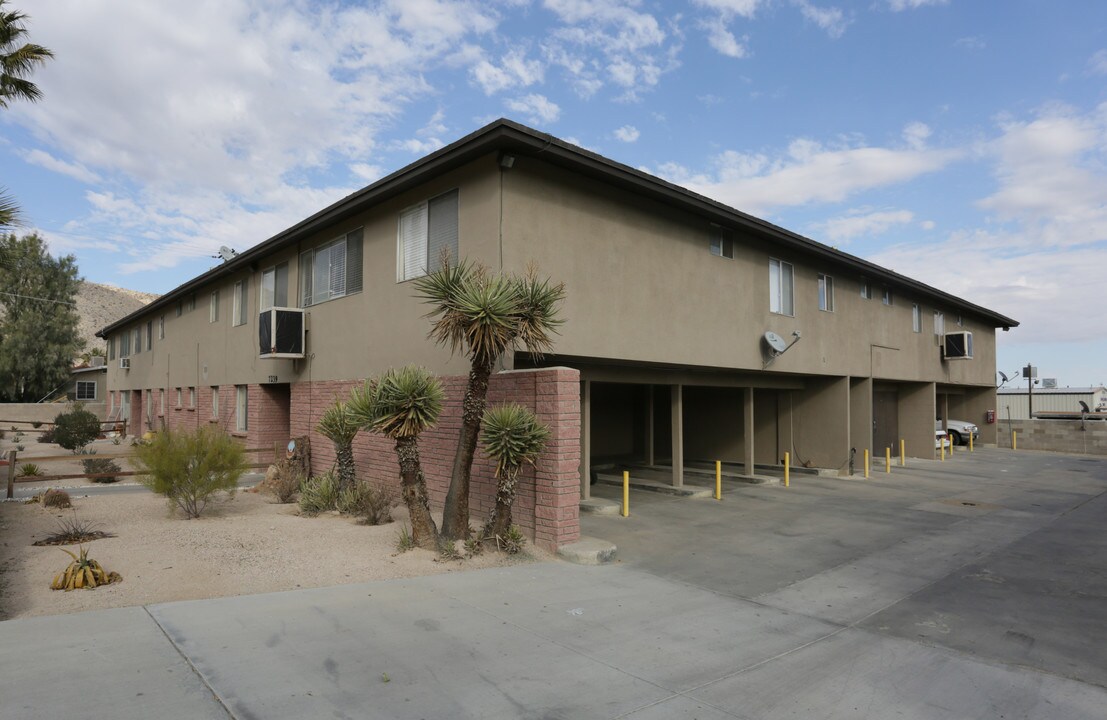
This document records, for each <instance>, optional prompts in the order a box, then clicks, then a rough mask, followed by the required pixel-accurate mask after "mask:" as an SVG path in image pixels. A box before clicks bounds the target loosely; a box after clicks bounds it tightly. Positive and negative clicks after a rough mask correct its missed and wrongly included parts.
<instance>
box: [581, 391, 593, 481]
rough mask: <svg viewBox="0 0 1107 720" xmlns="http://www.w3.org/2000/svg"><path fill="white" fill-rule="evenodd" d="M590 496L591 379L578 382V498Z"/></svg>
mask: <svg viewBox="0 0 1107 720" xmlns="http://www.w3.org/2000/svg"><path fill="white" fill-rule="evenodd" d="M590 497H592V381H591V380H584V381H582V382H581V384H580V499H581V500H587V499H588V498H590Z"/></svg>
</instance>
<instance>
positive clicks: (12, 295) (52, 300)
mask: <svg viewBox="0 0 1107 720" xmlns="http://www.w3.org/2000/svg"><path fill="white" fill-rule="evenodd" d="M0 295H7V296H9V297H17V298H23V299H24V300H41V301H42V302H52V303H57V304H58V305H71V306H73V307H77V303H75V302H67V301H65V300H54V299H53V298H44V297H35V296H33V295H20V294H19V293H10V292H3V291H0Z"/></svg>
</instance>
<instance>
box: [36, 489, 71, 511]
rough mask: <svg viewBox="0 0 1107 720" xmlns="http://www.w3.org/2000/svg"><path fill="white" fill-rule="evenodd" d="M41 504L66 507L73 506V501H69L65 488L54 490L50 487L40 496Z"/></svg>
mask: <svg viewBox="0 0 1107 720" xmlns="http://www.w3.org/2000/svg"><path fill="white" fill-rule="evenodd" d="M42 506H43V507H52V508H68V507H73V503H72V502H70V501H69V493H67V492H66V491H65V490H55V489H54V488H50V489H49V490H47V491H46V494H45V495H43V496H42Z"/></svg>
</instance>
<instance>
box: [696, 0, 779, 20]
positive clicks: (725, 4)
mask: <svg viewBox="0 0 1107 720" xmlns="http://www.w3.org/2000/svg"><path fill="white" fill-rule="evenodd" d="M692 3H693V4H694V5H699V6H700V7H703V8H707V9H709V10H716V11H718V12H719V13H722V14H723V15H727V16H734V15H740V16H741V17H744V18H752V17H753V16H754V14H755V13H756V12H757V8H758V7H760V6H761V5H762V4H764V0H692Z"/></svg>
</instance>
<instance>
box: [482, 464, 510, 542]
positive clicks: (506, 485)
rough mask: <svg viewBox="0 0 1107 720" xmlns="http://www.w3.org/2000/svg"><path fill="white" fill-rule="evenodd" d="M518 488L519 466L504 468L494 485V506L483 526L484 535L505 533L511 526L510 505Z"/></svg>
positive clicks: (492, 535)
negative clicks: (485, 524)
mask: <svg viewBox="0 0 1107 720" xmlns="http://www.w3.org/2000/svg"><path fill="white" fill-rule="evenodd" d="M518 489H519V468H517V467H508V468H504V471H503V475H502V476H501V477H499V478H498V483H497V487H496V507H495V509H493V510H492V519H491V520H489V521H488V526H487V527H486V528H485V533H484V534H485V536H486V537H487V536H491V537H495V536H497V535H503V534H505V533H506V532H507V531H508V530H509V529H510V528H511V506H512V505H513V504H514V503H515V493H516V491H517V490H518Z"/></svg>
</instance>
